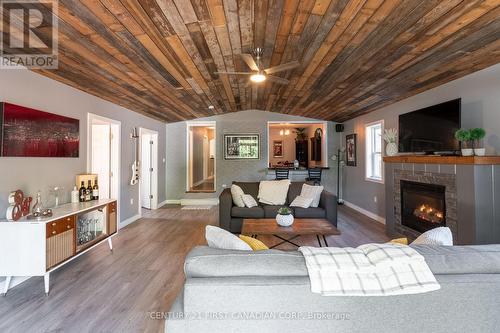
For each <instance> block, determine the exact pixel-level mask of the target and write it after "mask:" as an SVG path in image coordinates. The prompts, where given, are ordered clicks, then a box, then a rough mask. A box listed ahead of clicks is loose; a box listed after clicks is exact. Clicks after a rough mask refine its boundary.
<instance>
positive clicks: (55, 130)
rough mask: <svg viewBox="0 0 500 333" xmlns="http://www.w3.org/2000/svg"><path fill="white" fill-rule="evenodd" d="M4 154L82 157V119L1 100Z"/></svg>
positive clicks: (0, 148)
mask: <svg viewBox="0 0 500 333" xmlns="http://www.w3.org/2000/svg"><path fill="white" fill-rule="evenodd" d="M0 140H1V145H0V156H10V157H78V156H79V149H80V121H79V120H78V119H74V118H69V117H65V116H61V115H57V114H53V113H48V112H43V111H39V110H35V109H30V108H27V107H23V106H19V105H14V104H10V103H4V102H2V103H0Z"/></svg>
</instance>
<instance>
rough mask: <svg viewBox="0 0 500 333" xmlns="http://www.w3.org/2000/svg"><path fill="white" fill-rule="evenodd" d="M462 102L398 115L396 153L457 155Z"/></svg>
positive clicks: (448, 103)
mask: <svg viewBox="0 0 500 333" xmlns="http://www.w3.org/2000/svg"><path fill="white" fill-rule="evenodd" d="M460 107H461V99H460V98H458V99H454V100H452V101H448V102H444V103H440V104H436V105H433V106H429V107H426V108H423V109H420V110H416V111H413V112H409V113H405V114H402V115H400V116H399V152H402V153H427V154H433V153H447V154H451V153H456V152H457V151H459V150H460V143H459V142H458V141H457V140H456V139H455V131H456V130H458V129H459V128H460Z"/></svg>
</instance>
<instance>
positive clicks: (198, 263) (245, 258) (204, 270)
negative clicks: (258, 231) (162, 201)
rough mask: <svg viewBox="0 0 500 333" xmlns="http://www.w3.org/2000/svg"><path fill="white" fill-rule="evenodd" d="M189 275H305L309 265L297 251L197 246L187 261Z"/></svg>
mask: <svg viewBox="0 0 500 333" xmlns="http://www.w3.org/2000/svg"><path fill="white" fill-rule="evenodd" d="M184 272H185V273H186V277H187V278H189V277H229V276H304V277H307V276H308V273H307V268H306V263H305V260H304V257H303V256H302V254H301V253H300V252H298V251H280V250H262V251H253V252H246V251H235V250H219V249H212V248H209V247H206V246H197V247H195V248H194V249H192V250H191V252H189V254H188V255H187V257H186V261H185V263H184Z"/></svg>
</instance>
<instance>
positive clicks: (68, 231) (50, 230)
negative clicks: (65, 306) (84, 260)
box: [0, 200, 118, 294]
mask: <svg viewBox="0 0 500 333" xmlns="http://www.w3.org/2000/svg"><path fill="white" fill-rule="evenodd" d="M97 221H99V223H98V222H97ZM79 229H80V231H81V232H80V235H79V234H78V230H79ZM117 229H118V226H117V205H116V201H115V200H99V201H91V202H85V203H78V204H65V205H62V206H60V207H58V208H56V209H54V210H53V216H52V217H50V218H47V219H44V220H28V219H26V218H23V219H21V220H20V221H18V222H0V253H2V256H0V276H5V277H6V280H5V285H4V290H3V292H4V294H5V293H7V291H8V290H9V286H10V282H11V280H12V278H13V277H17V276H20V277H24V276H43V277H44V282H45V293H47V294H48V293H49V284H50V282H49V277H50V273H51V272H52V271H54V270H56V269H57V268H59V267H61V266H62V265H64V264H65V263H67V262H69V261H71V260H72V259H74V258H76V257H77V256H79V255H81V254H83V253H84V252H86V251H88V250H90V249H91V248H92V247H94V246H96V245H97V244H99V243H101V242H103V241H105V240H107V241H108V244H109V248H110V250H112V249H113V246H112V242H111V237H112V236H113V235H114V234H116V232H117ZM86 237H87V238H86Z"/></svg>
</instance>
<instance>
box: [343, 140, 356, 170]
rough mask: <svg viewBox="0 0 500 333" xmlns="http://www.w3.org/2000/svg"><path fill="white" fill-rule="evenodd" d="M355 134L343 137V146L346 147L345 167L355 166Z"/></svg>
mask: <svg viewBox="0 0 500 333" xmlns="http://www.w3.org/2000/svg"><path fill="white" fill-rule="evenodd" d="M356 141H357V135H356V134H349V135H346V136H345V146H346V165H347V166H356V164H357V158H356V146H357V144H356Z"/></svg>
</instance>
